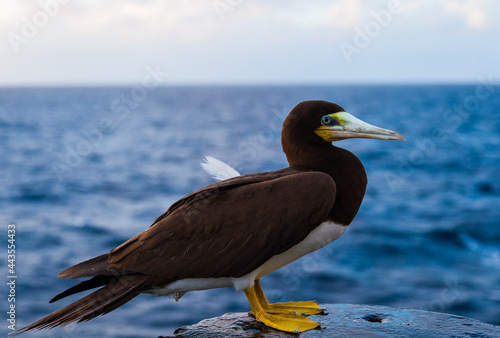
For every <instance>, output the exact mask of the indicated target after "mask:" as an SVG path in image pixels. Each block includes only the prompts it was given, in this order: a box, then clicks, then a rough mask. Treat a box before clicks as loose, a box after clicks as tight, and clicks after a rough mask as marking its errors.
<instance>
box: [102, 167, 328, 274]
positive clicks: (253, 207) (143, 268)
mask: <svg viewBox="0 0 500 338" xmlns="http://www.w3.org/2000/svg"><path fill="white" fill-rule="evenodd" d="M268 175H269V176H270V177H268V178H269V179H266V180H263V179H262V177H261V178H260V179H259V180H257V179H256V177H258V176H256V175H246V176H241V177H236V178H234V179H231V180H226V181H223V182H218V183H216V184H213V185H211V186H208V187H206V188H205V189H201V190H199V191H198V192H195V193H193V194H191V195H188V196H186V197H185V198H184V199H182V200H180V201H178V202H177V203H176V204H174V205H173V206H172V207H171V208H170V209H169V210H168V211H167V212H166V213H165V214H164V215H162V216H160V217H159V218H158V220H157V221H156V222H155V223H154V224H153V225H152V226H151V227H150V228H149V229H147V230H146V231H144V232H142V233H140V234H139V235H137V236H135V237H133V238H131V239H130V240H129V241H127V242H125V243H123V244H122V245H120V246H119V247H117V248H115V249H113V250H112V251H111V252H110V254H109V258H108V262H109V263H111V265H112V266H113V267H115V268H117V269H118V270H121V271H132V272H136V273H142V274H147V275H151V276H156V277H159V278H161V279H165V280H176V279H182V278H206V277H240V276H243V275H245V274H247V273H249V272H251V271H253V270H254V269H255V268H257V267H259V266H260V265H262V264H263V263H264V262H266V261H267V260H268V259H270V258H271V257H272V256H274V255H276V254H279V253H282V252H284V251H286V250H287V249H289V248H290V247H292V246H293V245H295V244H297V243H299V242H300V241H301V240H303V239H304V238H305V237H306V236H307V234H308V233H309V232H310V231H312V230H313V229H314V228H315V227H317V226H318V225H319V224H320V223H321V222H322V221H324V220H325V219H326V217H327V215H328V213H329V211H330V210H331V208H332V206H333V204H334V202H335V194H336V187H335V182H334V181H333V179H332V178H331V177H330V176H328V175H327V174H324V173H321V172H293V171H292V172H287V171H279V172H275V173H274V174H273V173H268ZM273 175H274V176H276V177H272V176H273Z"/></svg>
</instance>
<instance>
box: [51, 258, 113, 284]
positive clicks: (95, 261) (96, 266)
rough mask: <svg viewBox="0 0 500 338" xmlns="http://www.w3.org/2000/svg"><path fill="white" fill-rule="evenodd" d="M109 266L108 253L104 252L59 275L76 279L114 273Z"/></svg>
mask: <svg viewBox="0 0 500 338" xmlns="http://www.w3.org/2000/svg"><path fill="white" fill-rule="evenodd" d="M109 267H110V264H109V263H108V254H104V255H100V256H97V257H94V258H92V259H89V260H87V261H85V262H81V263H78V264H76V265H73V266H71V267H69V268H67V269H66V270H64V271H62V272H60V273H59V275H58V277H59V278H71V279H74V278H82V277H93V276H97V275H111V274H112V273H111V272H110V271H109V270H108V268H109Z"/></svg>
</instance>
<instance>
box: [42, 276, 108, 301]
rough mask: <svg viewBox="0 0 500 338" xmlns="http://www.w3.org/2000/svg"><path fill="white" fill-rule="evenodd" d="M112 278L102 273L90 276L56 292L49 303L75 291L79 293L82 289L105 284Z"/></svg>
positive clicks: (85, 289)
mask: <svg viewBox="0 0 500 338" xmlns="http://www.w3.org/2000/svg"><path fill="white" fill-rule="evenodd" d="M112 278H113V276H103V275H99V276H95V277H92V278H91V279H89V280H86V281H83V282H81V283H80V284H77V285H75V286H73V287H71V288H69V289H67V290H65V291H63V292H61V293H60V294H58V295H57V296H55V297H54V298H52V299H51V300H50V302H49V303H54V302H57V301H58V300H60V299H63V298H66V297H68V296H71V295H73V294H75V293H79V292H82V291H87V290H90V289H95V288H97V287H99V286H103V285H107V284H108V283H109V281H110V280H111V279H112Z"/></svg>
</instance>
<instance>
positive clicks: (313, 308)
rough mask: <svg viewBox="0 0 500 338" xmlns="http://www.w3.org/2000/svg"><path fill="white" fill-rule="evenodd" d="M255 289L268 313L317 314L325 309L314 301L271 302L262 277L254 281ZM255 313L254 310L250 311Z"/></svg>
mask: <svg viewBox="0 0 500 338" xmlns="http://www.w3.org/2000/svg"><path fill="white" fill-rule="evenodd" d="M254 290H255V295H256V296H257V299H258V301H259V303H260V305H261V306H262V308H263V309H264V311H266V312H267V313H275V314H299V315H305V316H309V315H317V314H322V313H324V311H325V309H322V308H320V307H319V305H318V303H316V302H314V301H305V302H286V303H274V304H269V302H268V301H267V298H266V296H265V295H264V291H263V290H262V286H261V285H260V279H256V280H255V283H254ZM250 314H253V312H250Z"/></svg>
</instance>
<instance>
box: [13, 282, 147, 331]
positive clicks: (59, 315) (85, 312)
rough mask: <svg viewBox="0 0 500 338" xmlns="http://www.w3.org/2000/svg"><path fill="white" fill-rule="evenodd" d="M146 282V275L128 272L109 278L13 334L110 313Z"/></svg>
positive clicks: (132, 295)
mask: <svg viewBox="0 0 500 338" xmlns="http://www.w3.org/2000/svg"><path fill="white" fill-rule="evenodd" d="M147 284H148V283H147V277H146V276H141V275H135V276H134V275H129V276H116V277H113V278H111V279H110V280H109V283H108V284H107V285H106V286H105V287H103V288H101V289H99V290H97V291H94V292H93V293H91V294H89V295H87V296H85V297H83V298H81V299H79V300H77V301H76V302H74V303H71V304H69V305H68V306H65V307H63V308H62V309H60V310H57V311H55V312H52V313H51V314H49V315H47V316H45V317H43V318H41V319H39V320H37V321H36V322H33V323H31V324H29V325H26V326H25V327H23V328H21V329H19V330H16V331H14V332H13V333H14V334H19V333H23V332H26V331H30V330H33V329H36V330H41V329H45V328H53V327H56V326H64V325H67V324H69V323H72V322H75V321H77V322H82V321H88V320H91V319H93V318H95V317H97V316H100V315H104V314H106V313H108V312H111V311H113V310H114V309H116V308H117V307H119V306H121V305H123V304H125V303H126V302H128V301H129V300H131V299H133V298H134V297H136V296H137V295H138V294H139V293H140V292H141V291H142V290H144V288H145V287H146V288H147Z"/></svg>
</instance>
